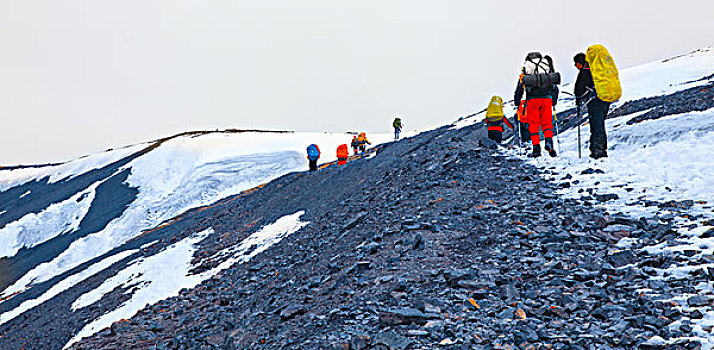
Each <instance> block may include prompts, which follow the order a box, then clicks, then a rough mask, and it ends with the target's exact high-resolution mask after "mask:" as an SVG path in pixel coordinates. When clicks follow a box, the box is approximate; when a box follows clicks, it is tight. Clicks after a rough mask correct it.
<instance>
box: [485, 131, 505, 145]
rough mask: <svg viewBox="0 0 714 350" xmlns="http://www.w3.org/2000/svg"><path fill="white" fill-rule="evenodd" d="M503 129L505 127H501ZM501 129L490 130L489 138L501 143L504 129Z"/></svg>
mask: <svg viewBox="0 0 714 350" xmlns="http://www.w3.org/2000/svg"><path fill="white" fill-rule="evenodd" d="M501 130H503V129H501ZM501 130H495V129H494V130H489V131H488V138H489V139H491V140H493V141H494V142H496V143H501V140H503V131H501Z"/></svg>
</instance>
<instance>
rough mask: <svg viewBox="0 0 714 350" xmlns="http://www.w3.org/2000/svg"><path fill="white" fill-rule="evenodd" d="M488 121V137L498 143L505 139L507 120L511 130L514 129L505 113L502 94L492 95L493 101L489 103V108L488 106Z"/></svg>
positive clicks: (486, 121) (486, 120) (485, 120)
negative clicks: (504, 124) (504, 132)
mask: <svg viewBox="0 0 714 350" xmlns="http://www.w3.org/2000/svg"><path fill="white" fill-rule="evenodd" d="M484 122H485V123H486V126H488V128H487V132H488V138H489V139H491V140H493V141H494V142H496V143H501V141H502V140H503V123H504V122H505V123H506V125H508V127H509V128H511V130H513V125H512V124H511V122H509V121H508V118H506V117H505V116H504V115H503V99H502V98H501V96H493V97H491V102H489V103H488V108H486V119H484Z"/></svg>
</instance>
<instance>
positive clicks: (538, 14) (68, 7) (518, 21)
mask: <svg viewBox="0 0 714 350" xmlns="http://www.w3.org/2000/svg"><path fill="white" fill-rule="evenodd" d="M578 4H579V5H578ZM593 4H595V5H596V6H597V7H592V6H591V5H593ZM713 18H714V1H711V0H701V1H686V0H680V1H671V0H666V1H644V0H642V1H639V0H637V1H634V0H627V1H623V0H617V1H611V0H600V1H597V2H592V1H579V2H576V1H572V0H563V1H533V0H525V1H474V0H463V1H456V0H454V1H416V0H409V1H386V0H382V1H376V0H374V1H372V0H360V1H328V0H325V1H315V0H300V1H235V0H231V1H206V0H193V1H186V0H165V1H152V0H129V1H127V0H122V1H97V0H69V1H55V0H41V1H39V0H23V1H14V0H0V48H1V50H0V120H2V133H1V134H0V164H6V165H7V164H16V163H39V162H56V161H64V160H68V159H71V158H74V157H77V156H81V155H85V154H91V153H95V152H98V151H101V150H104V149H107V148H111V147H120V146H123V145H126V144H130V143H137V142H142V141H146V140H150V139H155V138H158V137H162V136H168V135H171V134H174V133H177V132H181V131H186V130H190V129H217V128H220V129H223V128H265V129H282V130H285V129H288V130H296V131H346V130H358V129H359V130H365V131H367V132H372V133H375V132H390V131H391V121H392V118H393V116H394V115H396V114H399V115H401V116H403V121H404V123H405V124H406V129H409V130H412V129H423V128H427V127H431V126H435V125H439V124H444V123H448V122H451V121H453V120H454V119H456V118H458V116H459V115H465V114H468V113H471V112H473V111H476V110H480V109H482V108H484V107H485V105H486V104H487V103H488V99H489V97H490V96H491V95H492V94H494V93H495V94H500V95H502V96H503V97H504V99H510V98H512V94H513V89H514V87H515V82H516V74H517V73H518V70H519V68H520V66H521V64H522V61H523V58H524V57H525V55H526V53H528V52H529V51H533V50H539V51H542V52H544V53H549V54H551V55H552V56H553V57H554V59H555V65H556V69H558V70H560V71H561V72H562V73H563V76H564V80H565V81H566V82H570V81H572V80H573V79H574V76H575V68H574V67H573V65H572V56H573V55H574V54H575V53H576V52H578V51H584V50H585V49H586V48H587V46H588V45H590V44H593V43H601V44H604V45H606V46H607V47H608V49H609V50H610V52H611V53H612V54H613V56H614V57H615V60H616V62H617V63H618V65H619V66H620V68H621V69H622V68H626V67H631V66H634V65H637V64H640V63H644V62H649V61H652V60H656V59H660V58H665V57H670V56H673V55H676V54H680V53H686V52H689V51H691V50H693V49H696V48H700V47H705V46H711V45H714V37H713V36H712V35H713V34H714V21H713V20H712V19H713Z"/></svg>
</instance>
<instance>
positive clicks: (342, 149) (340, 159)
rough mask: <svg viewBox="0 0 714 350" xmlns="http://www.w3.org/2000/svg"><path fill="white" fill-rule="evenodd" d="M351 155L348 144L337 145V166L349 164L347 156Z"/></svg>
mask: <svg viewBox="0 0 714 350" xmlns="http://www.w3.org/2000/svg"><path fill="white" fill-rule="evenodd" d="M349 156H350V151H349V150H348V149H347V144H344V143H343V144H341V145H339V146H337V166H341V165H345V164H347V157H349Z"/></svg>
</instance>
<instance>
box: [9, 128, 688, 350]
mask: <svg viewBox="0 0 714 350" xmlns="http://www.w3.org/2000/svg"><path fill="white" fill-rule="evenodd" d="M483 134H484V130H483V128H482V127H481V126H480V125H478V126H473V127H467V128H462V129H459V130H451V129H448V128H445V127H444V128H440V129H437V130H434V131H431V132H426V133H423V134H420V135H418V136H416V137H414V138H411V139H406V140H401V141H399V142H395V143H393V144H389V145H387V146H385V147H384V148H383V149H382V150H381V151H380V152H379V153H378V154H377V155H376V156H375V157H374V158H371V159H361V160H357V161H354V162H351V163H349V164H348V166H347V167H345V168H342V169H338V168H334V167H331V168H327V169H324V170H322V171H319V172H316V173H293V174H289V175H286V176H283V177H282V178H280V179H277V180H275V181H273V182H271V183H269V184H268V185H266V186H265V187H263V188H261V189H260V190H258V191H255V192H253V193H250V194H247V195H243V196H237V197H232V198H229V199H226V200H223V201H220V202H218V203H217V204H215V205H213V206H210V207H207V208H202V209H200V210H194V211H191V212H189V213H187V214H186V215H184V216H182V217H181V218H179V219H177V220H176V221H174V222H173V223H172V224H170V225H167V226H164V227H161V228H159V229H157V230H156V231H154V232H151V233H150V235H151V234H153V235H157V236H163V237H171V238H170V240H178V239H180V238H181V237H185V236H188V235H190V234H192V233H194V232H199V231H202V230H205V229H207V228H212V229H213V230H214V231H215V233H214V234H212V235H210V236H209V237H207V238H206V239H205V240H204V241H203V242H201V244H200V248H199V250H198V251H197V253H196V254H195V255H194V257H195V258H194V262H195V263H197V264H199V265H200V266H201V267H200V268H198V269H197V272H198V271H200V270H201V269H208V268H210V267H211V266H214V265H215V264H217V263H218V262H217V261H209V260H207V259H203V257H208V256H212V255H213V253H214V252H217V251H220V250H221V249H223V248H225V247H226V246H231V245H233V244H235V243H238V242H240V240H241V239H242V238H244V237H246V236H247V235H248V234H249V233H250V232H254V231H256V230H258V229H259V228H260V226H261V225H265V224H269V223H271V222H273V221H275V220H276V219H277V218H279V217H281V216H283V215H288V214H292V213H295V212H297V211H300V210H304V211H305V212H306V214H305V215H304V217H303V220H305V221H309V222H310V224H309V225H307V226H306V227H304V228H303V229H301V230H300V231H298V232H296V233H294V234H292V235H291V236H289V237H287V238H285V239H284V240H282V241H281V242H280V243H278V244H276V245H275V246H273V247H272V248H271V249H269V250H267V251H265V252H263V253H261V254H259V255H257V256H256V257H254V258H253V259H252V260H251V261H250V262H249V263H247V264H241V265H235V266H233V267H232V268H230V269H227V270H224V271H223V272H222V273H221V274H220V275H217V276H214V277H213V278H211V279H209V280H207V281H205V282H203V283H202V284H200V285H199V286H198V287H197V288H195V289H191V290H183V291H182V292H181V293H180V295H178V296H177V297H173V298H170V299H167V300H164V301H161V302H159V303H157V304H155V305H152V306H150V307H147V308H145V309H144V310H142V311H140V312H139V313H138V314H137V315H135V316H134V317H132V318H131V319H130V320H125V321H120V322H117V323H115V324H113V325H112V326H111V327H110V328H108V329H105V330H104V331H101V332H100V333H97V334H95V335H94V336H92V337H91V338H89V339H85V340H83V341H81V342H80V343H77V344H75V345H73V346H72V348H74V349H96V348H107V349H112V348H155V349H198V348H206V349H213V348H216V349H219V348H221V349H245V348H247V349H250V348H269V349H293V348H300V349H323V348H324V349H332V348H334V349H433V348H435V347H437V346H439V345H438V344H443V346H446V347H447V348H474V349H498V348H516V347H521V348H527V349H539V348H540V349H551V348H552V349H593V348H597V349H633V348H638V347H640V348H664V347H662V345H656V344H655V343H654V342H651V341H649V340H650V339H651V338H652V337H653V336H660V337H662V338H665V339H667V338H677V337H681V336H685V335H687V331H688V329H687V328H686V327H687V326H686V325H682V327H680V328H677V329H669V328H667V327H666V326H667V325H668V324H670V323H671V322H673V321H674V320H675V319H677V318H679V317H681V314H680V313H679V312H678V311H677V310H676V309H674V308H673V305H671V304H669V303H665V302H654V301H653V300H651V299H649V298H648V297H647V295H646V294H643V293H641V292H640V290H641V289H643V288H651V289H657V288H663V286H662V282H661V281H651V280H649V278H648V276H649V275H651V274H653V272H654V271H655V269H656V268H658V267H661V266H663V265H665V264H668V263H670V262H671V261H670V260H671V259H674V257H667V256H648V255H647V254H646V253H645V252H643V251H638V250H617V249H613V248H614V244H615V243H617V241H618V240H619V238H621V237H623V236H625V235H629V236H633V237H642V238H643V239H645V240H646V241H649V242H652V241H656V240H659V239H663V238H665V237H666V236H667V234H668V227H667V226H664V225H660V224H658V223H657V222H656V221H654V220H641V221H633V220H630V219H628V218H625V217H614V216H610V215H607V214H605V213H604V212H603V211H602V210H601V209H597V208H594V207H592V206H589V205H584V204H583V203H582V202H580V201H577V200H571V199H568V200H564V199H561V198H559V197H558V196H557V195H556V194H555V189H556V187H557V186H556V185H555V184H553V183H550V182H548V181H545V180H543V179H541V178H540V176H539V173H538V170H537V169H535V168H533V167H531V166H529V165H526V164H524V163H522V162H520V161H518V160H515V159H510V158H506V157H503V156H501V155H500V153H499V151H497V150H493V149H492V148H491V147H488V143H487V142H486V141H485V140H483V139H482V135H483ZM643 242H644V241H643ZM642 244H644V243H642ZM633 248H637V247H633ZM150 249H155V248H149V250H150ZM109 273H110V272H109V271H108V272H107V274H109ZM654 273H655V274H656V272H654ZM95 278H96V279H101V278H106V274H104V276H96V277H95ZM99 282H100V281H99V280H97V281H90V283H99ZM674 288H679V289H688V288H692V287H691V286H690V285H688V283H687V281H680V282H678V285H677V286H674ZM123 292H124V291H123V290H116V291H114V292H113V293H111V294H109V295H107V296H105V297H104V299H103V300H102V303H104V302H107V303H119V302H120V299H121V298H122V297H123V296H122V295H123V294H122V293H123ZM68 293H77V291H73V290H69V291H68ZM124 297H125V296H124ZM63 299H65V301H62V300H63ZM72 300H74V299H72V298H71V297H67V298H56V300H53V301H52V302H51V303H50V304H49V305H48V307H55V308H59V309H60V310H61V309H62V308H67V307H68V305H67V303H71V302H72ZM40 310H41V309H40ZM40 310H37V311H33V312H38V313H39V312H40ZM86 312H92V310H91V309H90V310H86ZM78 314H81V312H78ZM35 316H37V317H41V315H39V314H37V315H35ZM23 322H26V323H27V326H26V327H25V329H31V328H32V325H33V323H35V322H38V321H35V320H34V317H32V316H30V317H27V316H26V317H24V320H23ZM75 322H79V323H81V322H80V321H75ZM68 323H70V324H71V323H72V321H71V320H70V322H68ZM6 327H7V325H4V326H3V327H2V328H5V329H2V328H0V332H6V331H7V328H6ZM57 327H58V328H60V329H61V328H62V327H64V325H63V324H57ZM18 334H19V333H18ZM32 338H34V339H35V340H37V341H38V342H39V343H37V344H42V340H41V339H42V337H41V336H40V335H36V334H35V335H33V336H32ZM25 339H27V338H25ZM22 344H26V343H25V342H24V341H23V340H20V339H18V338H17V337H14V338H12V339H11V338H0V345H1V346H2V347H6V346H8V347H11V348H12V347H18V346H21V345H22ZM698 347H699V345H698V344H696V343H690V342H689V341H687V340H682V341H680V342H679V343H678V344H670V345H668V347H667V348H670V349H672V348H681V349H696V348H698Z"/></svg>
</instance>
